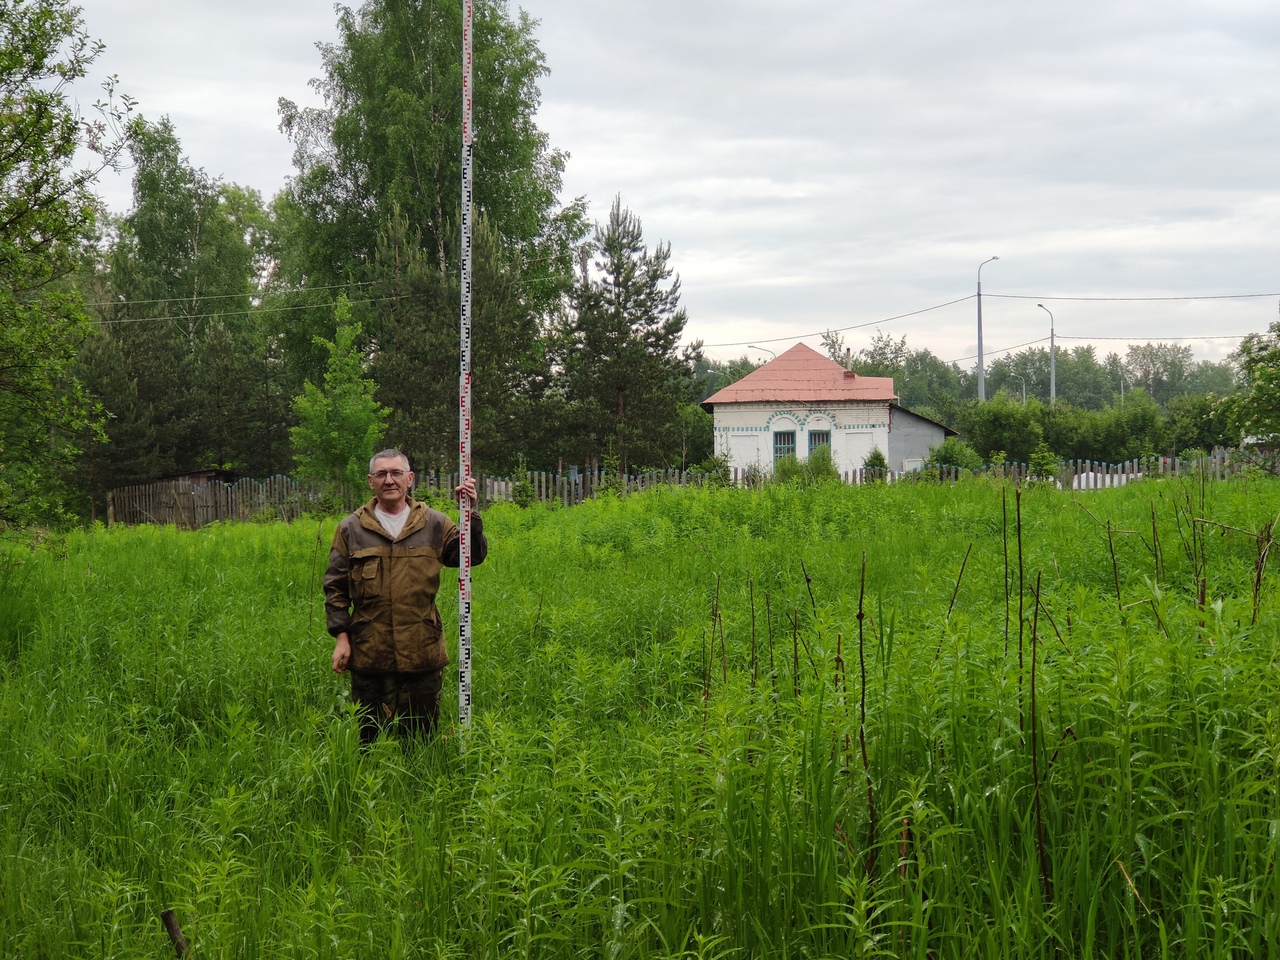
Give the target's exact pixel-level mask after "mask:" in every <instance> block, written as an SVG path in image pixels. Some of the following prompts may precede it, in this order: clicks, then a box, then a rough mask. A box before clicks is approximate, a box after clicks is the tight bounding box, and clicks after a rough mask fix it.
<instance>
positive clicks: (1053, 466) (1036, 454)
mask: <svg viewBox="0 0 1280 960" xmlns="http://www.w3.org/2000/svg"><path fill="white" fill-rule="evenodd" d="M1027 469H1028V473H1029V474H1030V476H1031V478H1032V479H1033V480H1052V479H1053V478H1054V476H1055V475H1056V474H1057V472H1058V457H1057V456H1056V455H1055V454H1054V452H1053V451H1052V450H1050V449H1049V445H1048V444H1047V443H1045V442H1044V441H1041V442H1040V444H1039V446H1037V447H1036V448H1035V450H1034V451H1032V453H1031V459H1030V460H1029V461H1028V462H1027Z"/></svg>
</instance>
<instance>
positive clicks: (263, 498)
mask: <svg viewBox="0 0 1280 960" xmlns="http://www.w3.org/2000/svg"><path fill="white" fill-rule="evenodd" d="M1247 465H1248V464H1247V463H1246V462H1244V461H1240V460H1236V459H1233V458H1231V457H1230V456H1227V455H1220V456H1215V457H1209V458H1206V459H1204V460H1201V461H1197V462H1194V463H1188V462H1185V461H1181V460H1174V459H1171V458H1168V457H1155V458H1149V459H1146V460H1130V461H1128V462H1126V463H1118V464H1106V463H1096V462H1094V461H1091V460H1072V461H1067V462H1065V463H1060V464H1058V466H1057V469H1056V471H1055V474H1054V476H1053V477H1052V478H1051V481H1050V482H1052V483H1054V484H1055V485H1056V486H1057V487H1059V488H1060V489H1063V490H1099V489H1103V488H1107V487H1120V486H1124V485H1125V484H1126V483H1130V482H1132V481H1134V480H1140V479H1143V478H1158V477H1175V476H1184V475H1189V474H1195V475H1198V476H1204V477H1205V478H1207V479H1210V480H1221V479H1225V478H1227V477H1229V476H1232V475H1233V474H1235V473H1238V472H1239V471H1241V470H1243V469H1244V468H1245V467H1246V466H1247ZM976 472H977V473H978V474H980V475H983V474H985V475H988V476H993V477H1003V478H1005V479H1008V480H1012V481H1014V482H1025V481H1027V480H1029V479H1031V476H1030V469H1029V468H1028V466H1027V465H1026V464H1023V463H1006V464H1000V465H995V466H989V467H986V468H984V469H983V470H980V471H976ZM973 473H974V472H973V471H968V470H961V469H959V468H955V467H925V468H921V469H919V470H911V471H907V472H902V473H899V472H895V471H891V470H874V469H863V470H852V471H849V472H846V473H843V474H841V476H840V479H841V480H842V481H843V482H844V483H847V484H862V483H871V482H885V483H918V482H938V481H942V482H954V481H957V480H959V479H961V478H962V477H964V476H972V475H973ZM762 480H763V476H762V474H761V473H760V472H759V471H752V470H737V469H735V470H732V471H730V473H729V474H728V475H727V476H722V477H712V476H709V475H707V474H702V473H694V472H691V471H680V470H654V471H650V472H646V473H639V474H634V475H631V476H618V475H613V474H606V473H604V472H602V471H593V472H590V473H586V472H581V473H578V472H575V473H567V474H565V473H547V472H543V471H531V472H529V473H527V474H525V476H524V478H523V485H522V484H521V483H520V481H519V479H518V478H512V477H495V476H490V475H486V474H481V475H479V476H478V477H477V484H478V487H479V494H480V508H481V509H484V508H486V507H488V506H489V505H490V504H492V503H494V502H497V501H504V500H518V499H525V500H527V501H528V502H542V503H557V504H560V505H562V506H566V507H567V506H573V505H575V504H579V503H582V502H583V501H584V500H591V499H594V498H596V497H598V496H600V494H601V493H602V492H604V491H606V490H612V491H614V492H616V493H618V494H621V495H625V494H631V493H643V492H644V491H646V490H653V489H656V488H659V487H700V486H703V485H706V484H709V483H722V484H730V485H733V486H738V487H752V486H757V485H759V484H760V483H761V482H762ZM457 483H458V475H457V474H435V473H433V474H428V475H427V476H426V477H425V478H422V479H420V480H419V482H418V486H417V488H416V492H417V494H418V496H420V497H421V496H428V495H429V496H430V497H433V498H436V499H438V500H451V499H452V497H453V488H454V487H455V486H457ZM368 497H369V491H368V490H367V489H366V488H360V489H358V490H354V489H352V490H344V489H338V490H335V489H334V488H332V487H326V486H325V485H322V484H319V483H299V482H297V481H295V480H291V479H290V478H289V477H284V476H276V477H271V478H270V479H268V480H265V481H261V482H259V481H257V480H239V481H237V482H236V483H231V484H225V483H217V482H209V483H205V484H196V483H193V482H192V481H190V480H169V481H158V482H155V483H146V484H139V485H137V486H132V487H122V488H120V489H118V490H113V491H111V493H110V494H108V496H107V522H108V523H109V524H110V523H123V524H130V525H132V524H140V523H155V524H173V525H174V526H177V527H181V528H184V529H188V530H194V529H197V528H199V527H203V526H204V525H205V524H208V523H215V522H218V521H232V522H234V521H246V520H259V521H265V520H283V521H285V522H286V523H287V522H291V521H293V520H296V519H298V518H299V517H301V516H303V515H304V514H307V513H314V512H324V513H340V512H346V511H349V510H352V509H354V508H355V506H356V505H357V504H359V503H362V502H363V501H364V500H365V499H367V498H368Z"/></svg>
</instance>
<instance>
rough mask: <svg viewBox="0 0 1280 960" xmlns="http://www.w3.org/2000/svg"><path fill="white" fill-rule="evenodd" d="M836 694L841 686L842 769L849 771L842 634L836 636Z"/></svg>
mask: <svg viewBox="0 0 1280 960" xmlns="http://www.w3.org/2000/svg"><path fill="white" fill-rule="evenodd" d="M835 684H836V693H837V695H839V694H840V693H841V690H840V688H841V686H843V687H844V690H843V696H841V697H840V702H841V703H843V704H844V769H845V772H846V773H848V771H849V753H850V751H851V749H852V742H851V740H850V737H849V675H848V674H847V673H846V672H845V669H844V634H843V633H837V634H836V679H835Z"/></svg>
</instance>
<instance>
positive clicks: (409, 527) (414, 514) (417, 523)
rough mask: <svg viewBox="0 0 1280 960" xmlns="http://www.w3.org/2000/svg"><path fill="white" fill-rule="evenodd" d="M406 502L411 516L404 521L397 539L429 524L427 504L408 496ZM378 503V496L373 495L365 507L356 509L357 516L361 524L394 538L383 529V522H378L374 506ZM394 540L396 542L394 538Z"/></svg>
mask: <svg viewBox="0 0 1280 960" xmlns="http://www.w3.org/2000/svg"><path fill="white" fill-rule="evenodd" d="M405 503H406V504H408V506H409V516H408V518H407V519H406V520H405V522H404V529H403V530H401V531H400V536H399V537H396V538H395V540H403V539H404V538H405V537H407V536H408V535H409V534H411V533H414V532H416V531H418V530H421V529H422V528H423V527H425V526H426V525H427V505H426V504H425V503H421V502H420V501H417V500H415V499H413V497H406V498H405ZM377 505H378V498H377V497H373V498H372V499H370V500H369V502H368V503H366V504H365V505H364V506H363V507H361V508H360V509H359V510H357V511H356V516H357V517H359V518H360V526H362V527H364V528H365V529H366V530H372V531H373V532H374V533H376V534H378V535H379V536H381V537H385V538H386V539H388V540H392V537H391V534H389V533H387V531H386V530H384V529H383V527H382V524H381V523H379V522H378V515H377V514H376V513H374V510H373V508H374V507H376V506H377ZM392 542H395V541H394V540H392Z"/></svg>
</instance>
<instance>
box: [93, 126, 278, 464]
mask: <svg viewBox="0 0 1280 960" xmlns="http://www.w3.org/2000/svg"><path fill="white" fill-rule="evenodd" d="M131 137H132V138H131V141H130V146H129V149H130V153H131V155H132V158H133V162H134V175H133V209H132V210H131V211H130V212H129V214H128V215H127V216H125V217H124V218H123V219H121V220H119V221H116V222H115V224H114V227H115V229H114V233H113V235H112V236H111V237H110V238H109V243H108V245H107V249H106V251H105V255H104V258H103V262H102V263H100V264H95V265H94V266H95V268H96V269H97V271H98V273H99V275H100V277H101V282H102V284H103V286H104V288H105V289H104V290H103V291H102V296H101V297H100V300H101V305H100V306H99V307H98V308H97V310H98V313H99V315H100V316H101V318H102V319H103V320H105V321H107V322H109V323H110V330H111V333H110V336H111V337H112V339H113V340H114V341H115V342H116V343H117V345H118V349H119V350H120V352H121V353H122V355H123V357H124V360H125V365H126V371H127V376H128V378H129V379H130V380H131V381H133V383H134V384H135V387H136V391H137V402H138V403H139V404H140V405H141V406H142V407H143V408H145V409H146V410H148V411H149V413H148V415H149V417H150V419H151V422H152V423H153V424H154V426H155V429H156V437H157V441H158V443H159V456H160V457H161V458H162V459H163V460H165V461H167V463H168V469H169V470H171V471H179V472H188V471H192V470H197V469H205V468H209V467H217V468H222V469H230V470H237V471H241V472H245V473H249V474H251V475H257V476H267V475H270V474H272V473H283V472H285V471H286V470H287V469H288V466H289V450H288V442H287V428H288V426H289V423H290V421H291V419H292V416H291V412H290V409H289V404H288V399H289V397H290V396H291V395H292V394H293V393H296V392H297V390H298V388H299V386H300V384H299V383H298V382H296V381H293V380H292V378H291V377H290V375H289V369H288V366H287V364H285V363H284V362H283V361H284V357H283V355H282V353H281V351H280V348H279V346H278V343H277V341H276V338H275V337H274V335H273V331H272V330H271V329H270V328H269V326H268V325H267V321H265V320H264V319H263V318H262V317H260V316H259V315H258V314H257V312H256V311H255V310H254V309H253V308H254V302H253V298H254V297H255V296H256V295H257V294H258V292H259V290H258V279H259V277H260V276H262V275H263V274H265V273H266V272H267V269H268V262H269V258H268V251H267V240H266V233H267V216H266V213H265V212H264V210H263V209H262V202H261V199H260V198H259V197H258V195H257V194H256V193H255V192H254V191H252V190H246V189H244V188H241V187H237V186H235V185H233V184H224V183H222V182H220V181H219V180H218V179H217V178H215V177H211V176H210V175H209V174H207V173H205V171H204V170H201V169H198V168H195V167H193V166H192V165H191V164H190V163H189V162H188V161H187V160H186V158H184V157H183V155H182V145H181V143H180V142H179V140H178V135H177V132H176V131H175V129H174V127H173V124H172V123H171V122H170V121H169V120H168V118H162V119H161V120H160V121H159V122H158V123H154V124H153V123H147V122H146V121H144V120H142V119H138V120H136V121H135V122H134V123H133V125H132V128H131ZM104 402H105V398H104ZM107 409H108V412H109V413H111V414H116V413H117V412H116V411H115V410H113V409H111V407H110V406H108V407H107ZM113 453H114V448H109V449H108V451H107V453H106V456H107V458H108V459H110V457H111V456H112V455H113ZM126 456H127V454H126Z"/></svg>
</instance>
